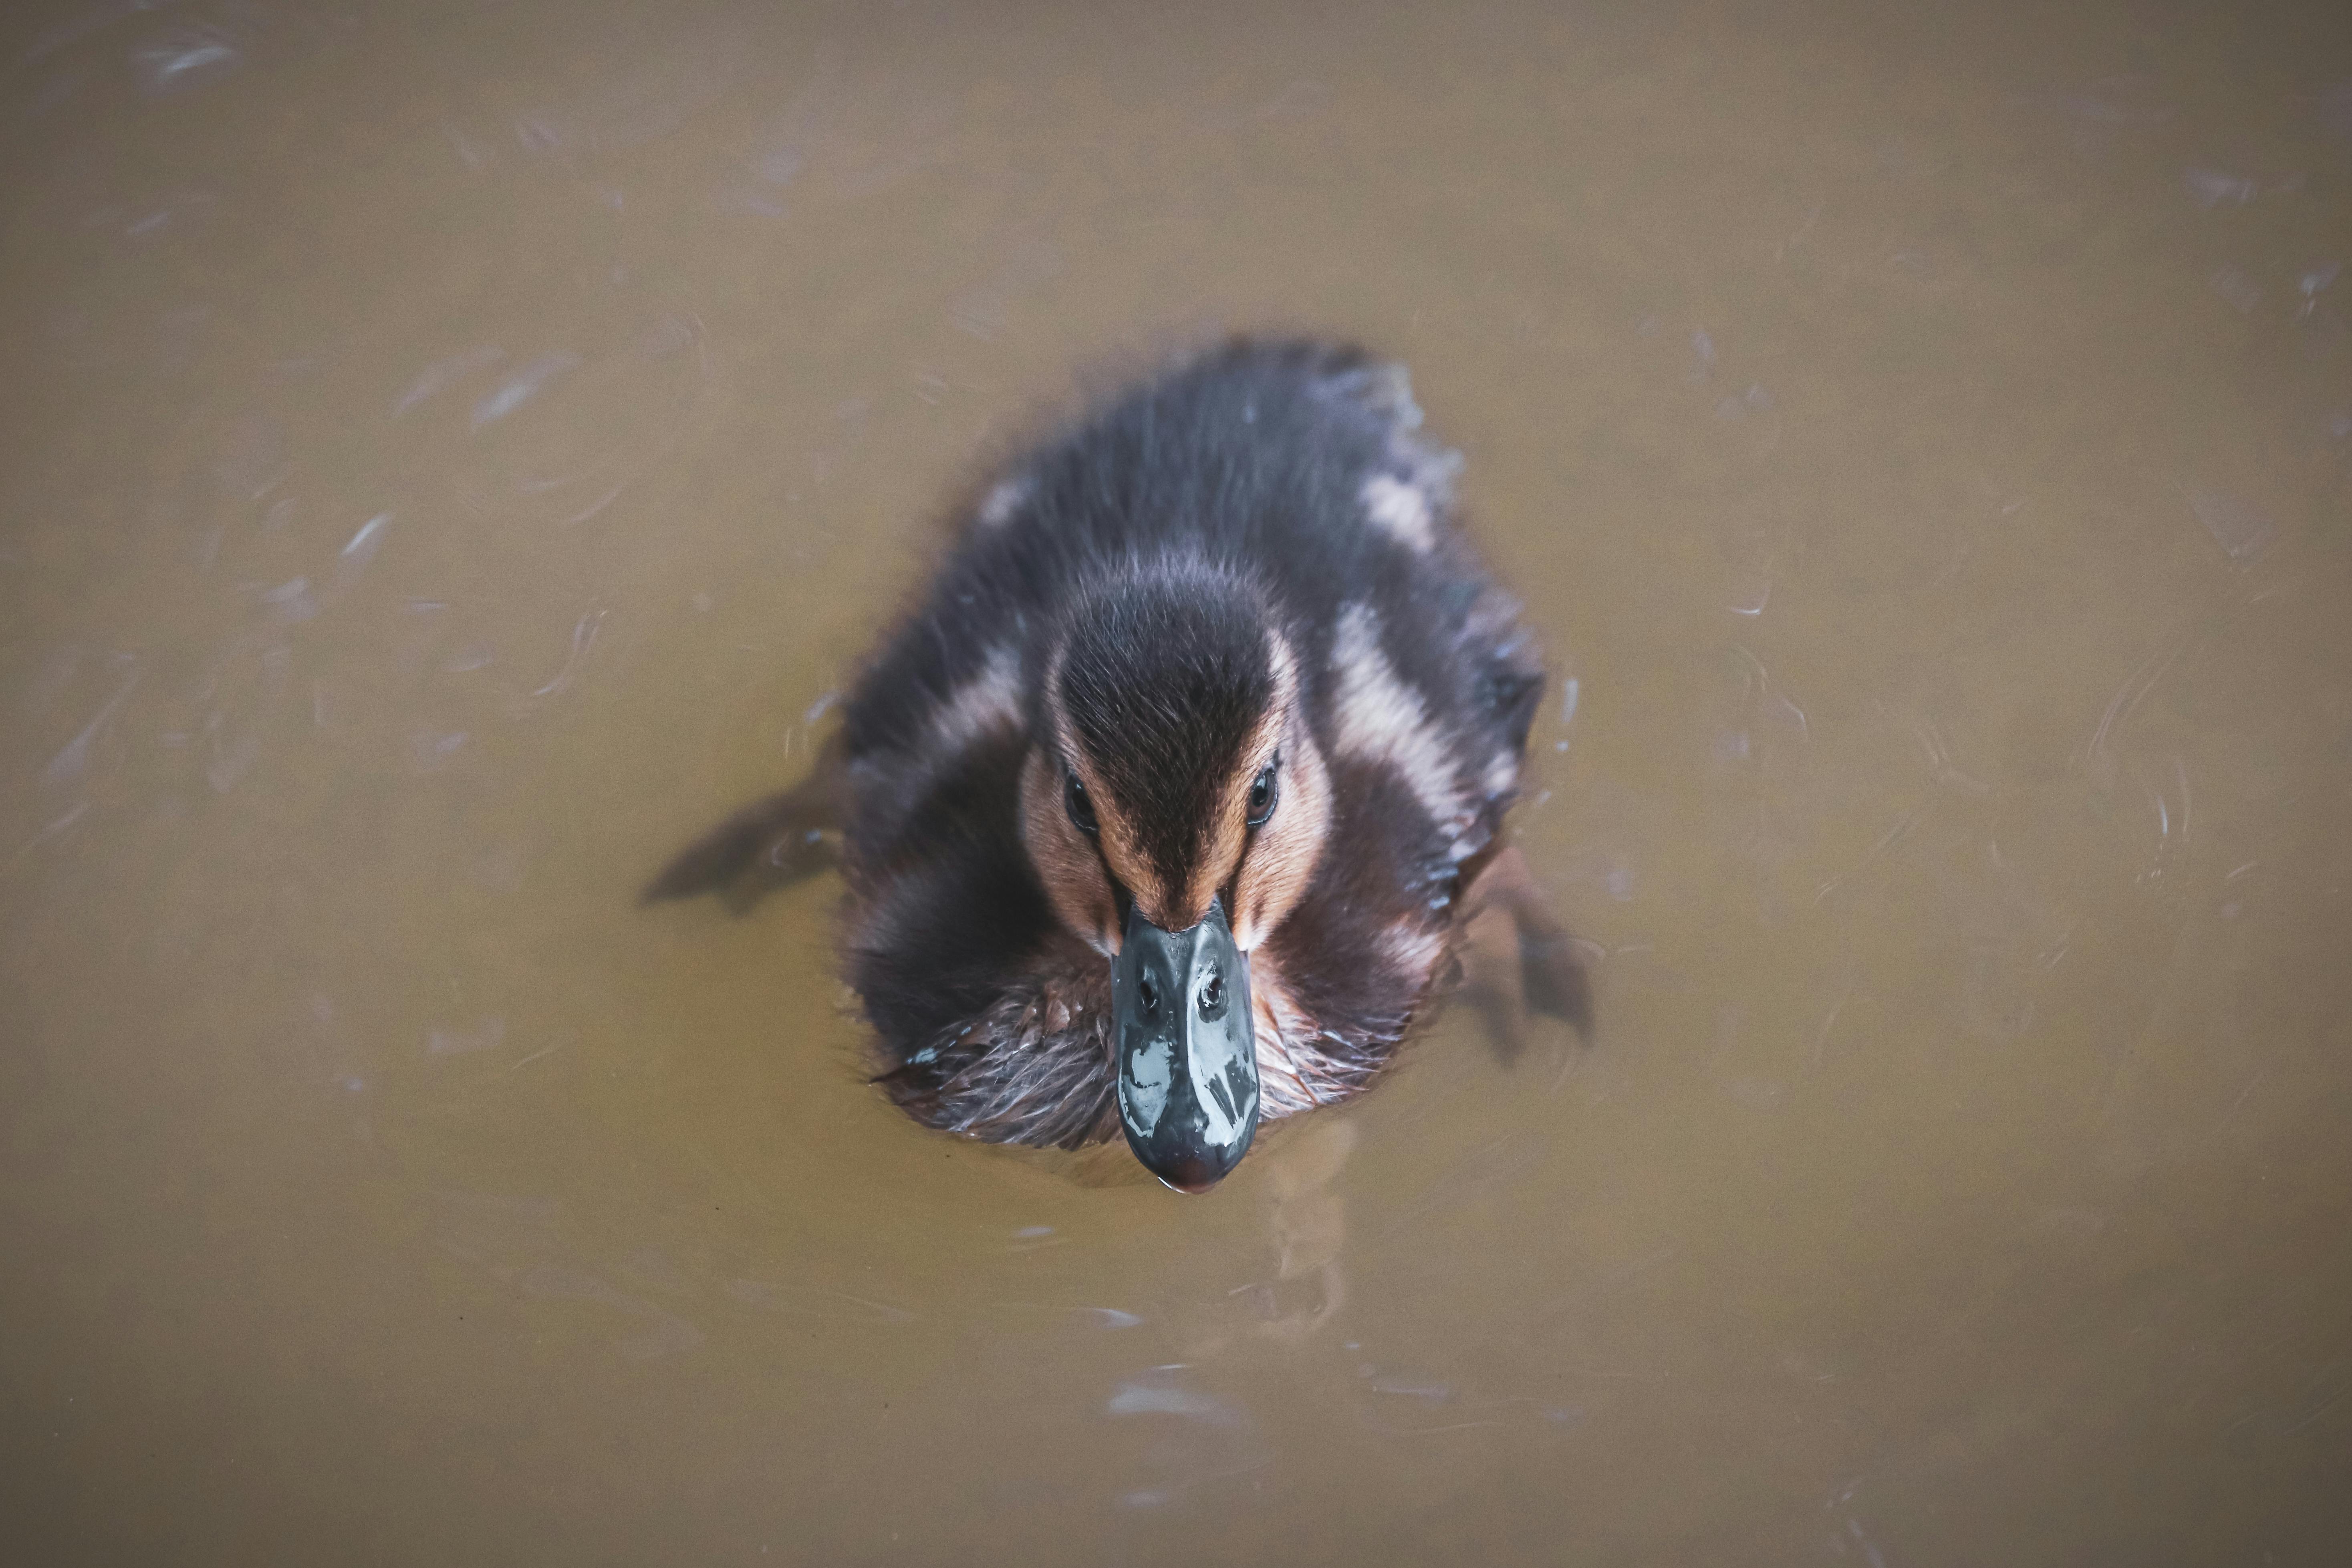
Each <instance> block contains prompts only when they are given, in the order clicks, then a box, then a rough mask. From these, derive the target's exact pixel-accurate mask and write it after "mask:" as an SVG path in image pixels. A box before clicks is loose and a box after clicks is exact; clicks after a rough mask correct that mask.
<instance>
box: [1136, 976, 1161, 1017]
mask: <svg viewBox="0 0 2352 1568" xmlns="http://www.w3.org/2000/svg"><path fill="white" fill-rule="evenodd" d="M1135 998H1136V1000H1137V1001H1139V1002H1140V1003H1142V1004H1143V1010H1144V1012H1145V1013H1146V1014H1155V1013H1158V1012H1159V1011H1160V987H1159V986H1157V985H1155V984H1152V981H1151V976H1150V975H1149V974H1147V975H1145V976H1144V977H1143V978H1142V979H1140V980H1139V981H1137V982H1136V983H1135Z"/></svg>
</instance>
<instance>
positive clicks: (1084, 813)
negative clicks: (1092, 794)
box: [1062, 772, 1101, 834]
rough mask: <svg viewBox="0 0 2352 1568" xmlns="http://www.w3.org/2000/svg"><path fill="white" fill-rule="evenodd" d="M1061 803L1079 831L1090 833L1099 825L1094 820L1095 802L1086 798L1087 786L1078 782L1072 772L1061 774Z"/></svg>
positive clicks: (1076, 776)
mask: <svg viewBox="0 0 2352 1568" xmlns="http://www.w3.org/2000/svg"><path fill="white" fill-rule="evenodd" d="M1062 805H1063V807H1064V809H1066V811H1068V812H1069V814H1070V821H1071V822H1072V824H1074V825H1075V826H1076V828H1077V830H1078V831H1079V832H1081V833H1087V834H1091V833H1094V832H1096V831H1097V830H1098V829H1099V827H1100V826H1101V824H1099V823H1097V821H1096V820H1095V803H1094V802H1093V801H1091V800H1088V799H1087V786H1086V785H1084V784H1080V783H1079V782H1078V775H1077V774H1076V773H1068V772H1065V773H1063V774H1062Z"/></svg>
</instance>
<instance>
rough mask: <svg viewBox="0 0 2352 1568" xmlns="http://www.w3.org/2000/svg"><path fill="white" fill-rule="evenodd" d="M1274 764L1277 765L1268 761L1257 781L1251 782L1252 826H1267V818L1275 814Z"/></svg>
mask: <svg viewBox="0 0 2352 1568" xmlns="http://www.w3.org/2000/svg"><path fill="white" fill-rule="evenodd" d="M1274 766H1275V765H1274V764H1273V763H1266V764H1265V767H1264V768H1262V769H1260V770H1259V772H1258V775H1257V778H1256V779H1255V781H1254V782H1253V783H1252V784H1250V792H1249V825H1250V826H1252V827H1263V826H1265V822H1266V818H1268V817H1270V816H1273V815H1274V805H1275V798H1276V789H1275V780H1274Z"/></svg>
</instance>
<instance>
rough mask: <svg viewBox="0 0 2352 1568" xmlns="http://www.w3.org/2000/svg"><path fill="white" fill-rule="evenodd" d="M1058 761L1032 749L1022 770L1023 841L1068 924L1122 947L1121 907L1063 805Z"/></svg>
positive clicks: (1106, 946) (1096, 943)
mask: <svg viewBox="0 0 2352 1568" xmlns="http://www.w3.org/2000/svg"><path fill="white" fill-rule="evenodd" d="M1061 784H1062V778H1061V769H1060V767H1059V765H1058V764H1056V763H1054V762H1053V761H1051V760H1050V759H1049V758H1048V757H1047V756H1046V754H1045V752H1044V751H1042V750H1037V751H1032V752H1030V753H1029V761H1028V762H1027V763H1026V764H1024V766H1023V768H1022V770H1021V841H1022V843H1023V844H1024V845H1025V846H1026V847H1027V848H1028V850H1029V860H1030V863H1031V864H1032V865H1034V867H1035V868H1037V879H1038V880H1039V881H1041V882H1043V883H1044V884H1045V897H1046V898H1047V900H1050V901H1051V902H1052V904H1053V906H1054V912H1055V914H1056V915H1057V916H1059V917H1060V918H1061V921H1062V923H1063V924H1064V925H1066V926H1067V927H1068V928H1069V929H1070V930H1071V931H1074V932H1075V933H1076V934H1077V935H1078V936H1079V937H1080V938H1082V939H1084V940H1085V941H1086V942H1087V943H1088V944H1089V945H1090V946H1092V947H1094V948H1095V949H1096V950H1097V951H1098V952H1106V953H1109V952H1118V906H1117V904H1116V902H1115V901H1114V900H1112V898H1111V893H1110V880H1109V879H1108V878H1107V877H1105V876H1104V875H1103V868H1102V861H1101V859H1100V858H1098V857H1097V855H1096V854H1095V847H1094V845H1093V844H1092V843H1090V842H1089V841H1088V840H1087V837H1086V836H1085V835H1084V834H1082V833H1080V832H1079V831H1078V829H1077V827H1076V825H1075V824H1073V823H1072V822H1071V821H1070V816H1069V813H1068V812H1067V811H1066V810H1065V809H1064V808H1063V805H1062V787H1061Z"/></svg>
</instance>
